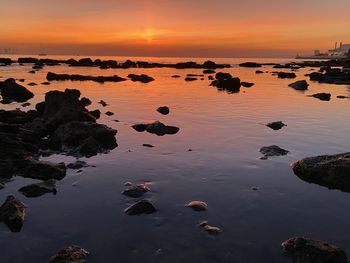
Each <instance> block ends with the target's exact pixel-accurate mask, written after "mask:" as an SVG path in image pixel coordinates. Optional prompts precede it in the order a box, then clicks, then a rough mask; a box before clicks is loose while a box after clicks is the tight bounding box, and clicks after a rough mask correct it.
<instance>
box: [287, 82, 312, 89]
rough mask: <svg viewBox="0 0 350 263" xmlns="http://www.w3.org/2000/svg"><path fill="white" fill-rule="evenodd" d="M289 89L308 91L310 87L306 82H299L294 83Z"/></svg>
mask: <svg viewBox="0 0 350 263" xmlns="http://www.w3.org/2000/svg"><path fill="white" fill-rule="evenodd" d="M288 86H289V87H291V88H293V89H295V90H307V88H308V87H309V84H308V83H307V81H306V80H298V81H296V82H293V83H291V84H289V85H288Z"/></svg>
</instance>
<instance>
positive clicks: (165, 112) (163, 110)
mask: <svg viewBox="0 0 350 263" xmlns="http://www.w3.org/2000/svg"><path fill="white" fill-rule="evenodd" d="M157 111H158V112H159V113H161V114H163V115H168V114H169V112H170V110H169V108H168V107H167V106H162V107H159V108H158V109H157Z"/></svg>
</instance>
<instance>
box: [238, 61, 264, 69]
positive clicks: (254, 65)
mask: <svg viewBox="0 0 350 263" xmlns="http://www.w3.org/2000/svg"><path fill="white" fill-rule="evenodd" d="M239 66H240V67H246V68H261V64H259V63H256V62H245V63H241V64H239Z"/></svg>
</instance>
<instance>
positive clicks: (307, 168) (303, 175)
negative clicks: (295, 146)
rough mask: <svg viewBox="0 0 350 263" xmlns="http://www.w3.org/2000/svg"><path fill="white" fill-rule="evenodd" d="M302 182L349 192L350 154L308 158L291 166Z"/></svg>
mask: <svg viewBox="0 0 350 263" xmlns="http://www.w3.org/2000/svg"><path fill="white" fill-rule="evenodd" d="M292 168H293V171H294V173H295V174H296V175H297V176H298V177H299V178H300V179H302V180H304V181H306V182H309V183H314V184H318V185H322V186H325V187H328V188H329V189H339V190H341V191H345V192H350V174H349V171H350V153H343V154H336V155H322V156H316V157H308V158H305V159H302V160H299V161H297V162H294V163H293V164H292Z"/></svg>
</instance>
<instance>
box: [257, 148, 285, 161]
mask: <svg viewBox="0 0 350 263" xmlns="http://www.w3.org/2000/svg"><path fill="white" fill-rule="evenodd" d="M260 152H261V153H262V154H263V155H264V157H262V158H263V159H268V157H271V156H283V155H287V154H288V153H289V151H287V150H284V149H282V148H280V147H278V146H277V145H271V146H265V147H262V148H260Z"/></svg>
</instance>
